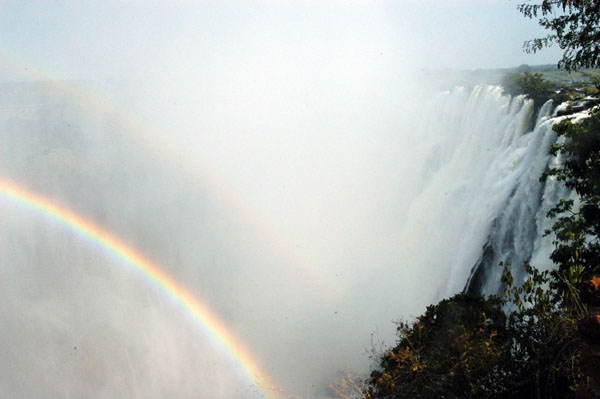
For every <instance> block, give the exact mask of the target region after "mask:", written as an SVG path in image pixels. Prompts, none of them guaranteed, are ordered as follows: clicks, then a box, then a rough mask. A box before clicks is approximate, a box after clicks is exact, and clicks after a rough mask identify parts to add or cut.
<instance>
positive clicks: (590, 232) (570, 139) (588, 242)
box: [542, 108, 600, 288]
mask: <svg viewBox="0 0 600 399" xmlns="http://www.w3.org/2000/svg"><path fill="white" fill-rule="evenodd" d="M554 130H555V131H556V132H557V134H558V135H559V136H560V137H563V138H564V140H560V141H559V142H558V143H557V144H555V145H554V146H553V147H552V149H551V153H552V154H553V155H558V156H560V165H559V166H557V167H555V168H549V169H548V170H547V171H546V172H545V173H544V175H543V176H542V179H546V178H548V177H550V176H551V177H553V178H556V179H558V180H559V181H562V182H564V184H565V185H566V186H567V187H568V188H570V189H572V190H574V191H575V193H576V194H577V201H575V200H573V199H562V200H560V201H559V202H558V203H557V204H556V205H555V206H554V207H553V208H552V209H551V210H550V212H549V213H548V216H549V217H550V218H553V219H555V222H554V224H553V226H552V229H551V230H549V231H547V232H546V234H552V233H553V234H554V235H555V239H554V246H555V249H554V251H553V252H552V255H551V259H552V261H553V262H554V263H555V264H556V265H557V266H558V270H557V271H556V281H557V282H558V283H559V284H562V282H563V281H569V282H571V283H574V284H576V283H578V282H581V280H582V279H589V278H591V277H592V276H593V275H594V274H598V273H600V109H598V108H596V109H595V110H592V111H591V112H590V117H589V118H586V119H584V120H583V121H581V122H580V123H574V122H573V121H571V120H566V121H564V122H562V123H559V124H556V125H554ZM562 285H563V286H564V284H562ZM563 288H564V287H563Z"/></svg>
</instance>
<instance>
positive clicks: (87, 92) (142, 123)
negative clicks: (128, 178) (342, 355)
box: [0, 47, 343, 302]
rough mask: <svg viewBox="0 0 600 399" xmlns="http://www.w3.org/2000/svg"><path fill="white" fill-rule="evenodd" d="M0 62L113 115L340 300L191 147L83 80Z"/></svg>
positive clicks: (9, 57)
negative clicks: (73, 79) (79, 80)
mask: <svg viewBox="0 0 600 399" xmlns="http://www.w3.org/2000/svg"><path fill="white" fill-rule="evenodd" d="M0 60H1V61H2V62H3V63H4V64H6V65H3V66H5V67H6V68H7V70H9V71H11V72H12V71H15V73H17V72H16V71H23V70H26V71H27V74H28V75H27V76H29V79H31V78H32V77H33V78H34V79H37V80H39V81H41V82H44V83H45V84H47V85H49V86H50V87H52V88H54V89H56V90H58V91H60V92H61V93H64V94H65V95H67V96H69V98H72V99H75V100H77V103H78V105H79V106H82V107H84V108H86V109H90V110H95V111H97V112H101V113H103V114H105V115H109V116H111V117H116V118H117V119H118V120H119V122H120V123H122V124H123V126H125V127H127V131H128V136H129V137H131V138H132V139H134V140H135V141H136V143H138V144H139V145H140V146H142V147H143V148H144V149H147V150H149V151H150V152H151V153H153V154H154V155H155V156H156V157H157V159H160V161H161V162H164V163H165V164H166V165H167V166H169V167H172V168H174V169H175V170H177V173H179V175H180V176H182V177H184V178H186V179H188V180H189V181H190V182H193V183H200V184H201V185H202V187H203V188H204V189H206V191H207V192H209V193H210V194H211V196H212V198H213V199H214V201H215V202H216V203H220V204H225V205H226V206H227V208H228V209H230V210H232V211H234V212H237V213H238V214H239V215H240V216H241V217H242V220H245V221H249V222H251V223H250V225H249V226H250V227H251V228H254V229H255V230H256V231H257V233H258V234H259V236H260V237H261V238H263V239H265V240H267V241H268V242H270V243H272V244H274V245H273V246H274V247H275V248H277V249H279V250H281V251H282V252H283V253H285V254H287V256H288V257H289V259H290V262H288V263H287V265H288V267H292V268H297V269H299V270H298V271H301V272H302V273H299V274H298V275H297V279H298V280H297V281H298V282H302V283H303V284H304V286H305V287H307V288H309V289H311V290H314V291H317V292H318V294H319V295H320V296H321V297H322V298H324V299H325V300H328V301H330V302H332V301H333V302H337V301H339V300H341V299H342V296H343V295H342V290H341V287H340V286H339V285H338V284H337V280H336V279H335V278H334V277H333V275H332V274H331V273H329V272H327V270H326V268H323V267H322V265H320V264H318V263H317V262H315V261H314V260H313V259H312V258H311V257H309V256H307V255H306V254H305V253H303V252H302V251H301V250H300V249H299V247H298V245H297V244H296V243H295V241H294V239H293V238H292V237H291V236H290V235H289V234H288V233H287V232H286V231H284V230H283V229H282V228H280V227H279V226H280V225H281V223H280V222H279V221H277V220H274V218H272V217H271V216H270V215H269V212H267V211H266V210H265V209H263V208H261V207H260V206H259V205H258V204H255V203H252V201H251V200H250V199H249V198H248V197H247V196H246V195H244V193H242V192H241V191H240V190H237V189H236V187H235V185H234V184H232V183H230V182H228V181H226V178H225V177H224V176H221V175H218V174H216V173H215V172H214V171H212V170H211V169H210V167H209V166H208V165H206V164H205V163H204V162H202V160H200V159H198V157H197V156H196V154H194V153H193V151H191V149H190V148H186V147H185V146H183V145H177V144H175V143H173V141H172V140H171V139H169V137H168V135H166V134H165V133H164V132H163V131H161V129H159V128H158V127H156V126H153V125H152V124H150V123H149V122H148V121H147V120H146V119H144V118H143V117H142V116H140V115H138V114H136V113H135V111H134V110H132V109H130V107H129V106H128V105H127V104H122V103H119V102H118V101H117V100H116V99H114V98H112V97H111V96H109V95H108V94H106V93H103V92H102V91H101V90H100V89H97V88H93V87H88V86H87V85H85V84H84V83H82V82H79V83H77V82H75V81H69V80H65V79H61V78H60V77H59V76H58V75H57V73H55V72H51V71H48V70H45V69H42V68H40V67H39V66H37V64H32V63H31V62H30V61H29V60H26V59H24V58H23V57H21V56H20V55H18V53H16V52H15V51H10V50H9V49H7V48H2V47H0ZM17 76H18V73H17Z"/></svg>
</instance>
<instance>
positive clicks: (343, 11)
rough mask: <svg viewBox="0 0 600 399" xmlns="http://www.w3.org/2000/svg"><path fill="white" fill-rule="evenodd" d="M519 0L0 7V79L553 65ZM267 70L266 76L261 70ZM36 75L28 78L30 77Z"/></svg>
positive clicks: (25, 3) (25, 1)
mask: <svg viewBox="0 0 600 399" xmlns="http://www.w3.org/2000/svg"><path fill="white" fill-rule="evenodd" d="M518 3H519V1H518V0H453V1H445V0H438V1H434V0H427V1H413V0H398V1H366V0H355V1H341V0H340V1H337V0H336V1H334V0H324V1H317V0H270V1H257V2H253V1H252V2H251V1H249V0H248V1H183V0H182V1H150V0H148V1H143V0H139V1H82V0H77V1H49V0H48V1H29V0H18V1H10V0H9V1H0V57H1V58H0V59H2V60H3V68H2V70H1V75H0V79H3V80H5V79H8V78H12V79H14V78H15V77H16V78H19V77H31V75H32V70H33V71H34V72H37V73H41V74H50V75H51V76H57V77H61V78H85V79H90V78H91V79H94V78H104V77H114V78H119V77H131V76H171V77H172V75H173V74H175V73H178V74H180V75H181V76H189V75H191V74H198V73H201V72H205V73H210V72H215V71H216V70H221V69H223V68H225V69H226V68H228V67H231V66H232V65H235V64H237V65H243V67H244V68H246V69H249V70H252V69H258V70H267V71H272V72H273V73H277V71H281V70H289V69H294V68H299V69H302V72H303V73H306V72H308V73H310V71H311V70H315V69H318V72H319V73H323V72H324V71H329V73H332V74H337V73H350V74H354V73H359V74H360V73H361V71H364V70H368V71H370V73H373V71H374V72H377V70H378V69H380V70H382V71H383V70H387V71H391V70H394V69H398V70H399V69H404V68H406V67H409V68H414V69H421V68H431V69H437V68H469V69H472V68H490V67H509V66H516V65H519V64H522V63H527V64H545V63H555V62H556V61H557V60H558V58H559V54H560V52H559V50H558V49H557V48H552V49H549V50H545V51H544V52H542V54H539V55H536V56H532V55H528V54H524V53H523V52H522V50H521V46H522V43H523V41H524V40H526V39H529V38H533V37H537V36H540V34H541V33H542V31H541V30H540V28H539V27H538V26H537V24H536V22H535V21H531V20H527V19H525V18H523V17H522V16H521V14H519V12H518V11H517V9H516V7H517V4H518ZM269 73H270V72H269ZM33 76H35V75H33Z"/></svg>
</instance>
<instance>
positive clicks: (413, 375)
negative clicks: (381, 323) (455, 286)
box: [367, 294, 511, 399]
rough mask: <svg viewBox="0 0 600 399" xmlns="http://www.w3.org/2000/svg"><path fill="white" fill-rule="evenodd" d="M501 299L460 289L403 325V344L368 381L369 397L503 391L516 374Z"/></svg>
mask: <svg viewBox="0 0 600 399" xmlns="http://www.w3.org/2000/svg"><path fill="white" fill-rule="evenodd" d="M502 304H503V302H502V301H501V300H500V299H499V298H489V299H484V298H483V297H481V296H479V295H472V294H458V295H456V296H454V297H452V298H450V299H446V300H443V301H441V302H440V303H438V304H437V305H432V306H429V307H428V308H427V311H426V312H425V314H423V315H422V316H419V317H418V318H417V321H416V322H415V323H413V324H410V323H405V322H401V323H399V324H398V335H399V337H400V339H399V341H398V344H397V345H396V346H395V347H394V348H392V349H391V350H389V351H387V352H386V353H385V354H384V355H383V357H382V358H381V360H380V366H381V369H380V370H376V371H373V372H372V374H371V377H370V379H369V380H368V383H369V389H368V393H367V398H378V399H392V398H479V397H491V396H493V394H496V393H498V392H501V391H503V390H505V389H504V387H505V386H506V385H507V383H508V381H505V380H507V379H509V378H510V377H511V375H510V373H509V372H507V371H508V370H504V369H503V368H502V367H498V366H499V365H502V364H507V362H508V361H509V357H510V350H509V349H510V348H509V347H510V335H509V334H508V331H507V329H506V315H505V314H504V312H503V311H502Z"/></svg>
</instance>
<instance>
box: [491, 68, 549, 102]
mask: <svg viewBox="0 0 600 399" xmlns="http://www.w3.org/2000/svg"><path fill="white" fill-rule="evenodd" d="M502 86H503V87H504V89H505V90H506V91H507V92H508V93H510V94H512V95H516V94H526V95H527V96H529V97H534V96H538V95H540V94H544V93H546V92H548V91H550V90H552V84H551V83H550V82H548V81H547V80H545V79H544V78H543V77H542V74H541V73H530V72H521V73H516V72H508V73H507V74H506V75H504V78H503V79H502Z"/></svg>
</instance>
